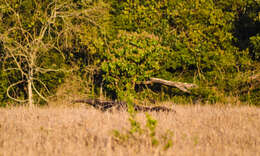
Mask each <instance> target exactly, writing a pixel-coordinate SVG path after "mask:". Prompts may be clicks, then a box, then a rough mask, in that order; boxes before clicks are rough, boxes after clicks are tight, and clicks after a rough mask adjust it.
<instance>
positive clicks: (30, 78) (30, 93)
mask: <svg viewBox="0 0 260 156" xmlns="http://www.w3.org/2000/svg"><path fill="white" fill-rule="evenodd" d="M28 100H29V107H33V106H34V103H33V92H32V77H31V75H30V76H29V79H28Z"/></svg>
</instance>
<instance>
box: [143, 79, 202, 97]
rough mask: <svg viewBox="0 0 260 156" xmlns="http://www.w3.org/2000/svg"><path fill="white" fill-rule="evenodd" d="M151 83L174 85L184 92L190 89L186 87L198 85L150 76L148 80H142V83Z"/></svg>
mask: <svg viewBox="0 0 260 156" xmlns="http://www.w3.org/2000/svg"><path fill="white" fill-rule="evenodd" d="M153 83H159V84H163V85H166V86H171V87H176V88H178V89H180V90H181V91H183V92H185V93H190V91H189V90H188V89H191V88H197V87H198V86H197V85H196V84H193V83H184V82H174V81H168V80H164V79H159V78H150V81H144V82H142V84H153Z"/></svg>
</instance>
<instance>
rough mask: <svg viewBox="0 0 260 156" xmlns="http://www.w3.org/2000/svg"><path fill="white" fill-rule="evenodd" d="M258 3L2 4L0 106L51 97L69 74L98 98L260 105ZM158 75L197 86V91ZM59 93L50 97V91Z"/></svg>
mask: <svg viewBox="0 0 260 156" xmlns="http://www.w3.org/2000/svg"><path fill="white" fill-rule="evenodd" d="M259 11H260V1H258V0H239V1H238V0H208V1H206V0H193V1H191V0H150V1H146V0H112V1H106V0H103V1H101V0H99V1H94V0H92V1H91V0H69V1H63V0H47V1H34V0H13V1H8V0H0V17H1V24H0V34H1V35H0V40H1V43H0V68H1V69H0V102H1V103H2V104H1V105H5V103H6V102H8V101H10V100H11V99H10V97H11V98H12V99H17V101H26V100H27V99H28V98H29V97H30V85H29V84H30V83H31V82H32V87H33V88H32V91H31V92H32V93H33V99H34V100H38V103H41V100H42V99H44V100H45V101H47V97H48V96H49V95H52V94H55V89H57V88H58V87H59V86H60V85H61V84H62V83H63V82H64V80H65V79H66V78H67V77H68V75H77V76H79V77H81V78H82V79H86V80H90V81H88V83H90V84H89V85H88V86H89V87H90V88H91V90H92V95H93V94H96V95H98V94H99V91H100V90H102V89H103V90H104V92H105V93H106V95H107V96H109V97H111V98H118V97H120V94H121V93H122V92H125V91H129V93H130V94H131V95H133V96H135V97H136V98H139V99H143V98H156V100H159V99H160V100H166V99H167V100H169V99H170V100H175V101H176V102H178V101H180V99H186V101H185V100H184V101H185V102H187V101H188V100H189V99H191V100H193V101H194V100H201V101H204V102H211V103H214V102H218V101H222V102H225V101H226V100H225V99H226V98H225V97H228V96H233V97H238V99H239V100H241V101H246V102H249V103H254V104H259V101H260V99H259V95H260V87H259V69H260V68H259V60H260V12H259ZM151 77H158V78H162V79H166V80H172V81H181V82H189V83H196V84H197V85H199V88H197V89H194V90H193V91H192V93H191V94H186V93H182V92H181V91H179V90H178V89H175V88H168V87H161V86H157V85H152V86H150V85H149V86H147V85H140V84H141V83H140V82H142V81H147V80H149V78H151ZM50 90H51V91H50Z"/></svg>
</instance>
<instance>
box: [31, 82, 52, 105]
mask: <svg viewBox="0 0 260 156" xmlns="http://www.w3.org/2000/svg"><path fill="white" fill-rule="evenodd" d="M32 86H33V89H34V91H35V92H36V93H37V95H39V97H40V98H42V99H43V100H44V101H46V102H48V100H47V99H46V98H45V97H44V96H43V95H42V94H41V93H40V92H39V91H38V90H37V89H36V87H35V86H34V83H33V81H32Z"/></svg>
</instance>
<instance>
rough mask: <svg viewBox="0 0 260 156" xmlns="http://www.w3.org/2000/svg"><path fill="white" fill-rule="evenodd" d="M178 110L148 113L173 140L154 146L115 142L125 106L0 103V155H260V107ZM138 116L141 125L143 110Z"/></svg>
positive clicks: (124, 122)
mask: <svg viewBox="0 0 260 156" xmlns="http://www.w3.org/2000/svg"><path fill="white" fill-rule="evenodd" d="M175 109H176V111H177V113H176V114H174V113H168V114H167V113H150V114H151V115H152V117H153V118H154V119H156V120H157V121H158V125H157V128H156V137H157V138H158V139H159V141H161V140H163V138H162V136H164V135H165V133H166V131H167V130H168V129H169V130H171V131H172V132H173V137H172V140H173V146H172V147H171V148H170V149H168V150H167V151H164V150H162V144H159V146H154V147H153V146H152V145H151V140H150V137H149V136H148V135H145V134H143V135H140V136H139V137H140V138H139V139H136V140H134V139H130V140H129V141H124V142H117V141H116V140H115V139H114V137H113V133H112V130H119V131H120V132H122V133H125V132H126V131H127V130H128V129H130V124H129V121H128V118H129V115H128V113H126V112H114V113H109V112H105V113H102V112H99V111H97V110H94V109H85V108H34V109H28V108H8V109H0V114H1V117H0V156H9V155H21V156H22V155H28V156H32V155H33V156H35V155H59V156H60V155H95V156H96V155H97V156H106V155H111V156H117V155H122V156H128V155H129V156H135V155H144V156H146V155H149V156H152V155H162V156H167V155H169V156H172V155H184V156H189V155H190V156H191V155H192V156H196V155H199V156H201V155H210V156H213V155H221V156H232V155H234V156H235V155H241V156H245V155H252V156H257V155H260V109H259V108H256V107H249V106H243V107H224V106H222V107H218V106H201V105H196V106H176V107H175ZM137 120H138V121H139V122H141V123H142V126H143V127H145V122H146V117H145V114H144V113H138V114H137Z"/></svg>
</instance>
